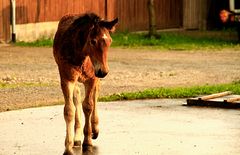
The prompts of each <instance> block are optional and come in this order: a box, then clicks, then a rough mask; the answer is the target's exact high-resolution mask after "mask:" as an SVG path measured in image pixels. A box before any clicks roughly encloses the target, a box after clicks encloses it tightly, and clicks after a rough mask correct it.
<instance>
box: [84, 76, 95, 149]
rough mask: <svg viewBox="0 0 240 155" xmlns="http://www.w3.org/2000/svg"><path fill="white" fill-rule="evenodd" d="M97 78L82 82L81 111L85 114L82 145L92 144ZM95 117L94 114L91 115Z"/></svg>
mask: <svg viewBox="0 0 240 155" xmlns="http://www.w3.org/2000/svg"><path fill="white" fill-rule="evenodd" d="M96 85H97V79H96V78H95V79H91V80H88V81H87V82H85V83H84V86H85V99H84V101H83V112H84V115H85V125H84V130H83V133H84V140H83V146H85V147H86V146H92V129H93V128H92V114H93V111H94V106H95V105H94V104H95V99H94V97H95V95H96V94H95V93H96ZM93 117H95V116H93Z"/></svg>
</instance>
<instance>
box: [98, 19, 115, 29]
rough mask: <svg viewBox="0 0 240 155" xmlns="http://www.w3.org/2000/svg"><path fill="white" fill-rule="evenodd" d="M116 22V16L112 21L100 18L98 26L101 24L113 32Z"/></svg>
mask: <svg viewBox="0 0 240 155" xmlns="http://www.w3.org/2000/svg"><path fill="white" fill-rule="evenodd" d="M117 23H118V18H115V19H114V20H113V21H110V22H109V21H105V20H102V21H100V23H99V24H100V26H103V27H105V28H107V29H108V30H109V31H110V32H114V31H115V25H116V24H117Z"/></svg>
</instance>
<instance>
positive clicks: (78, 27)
mask: <svg viewBox="0 0 240 155" xmlns="http://www.w3.org/2000/svg"><path fill="white" fill-rule="evenodd" d="M99 21H101V18H100V17H99V16H97V15H96V14H94V13H87V14H83V15H80V16H79V15H67V16H64V17H63V18H62V19H61V20H60V22H59V25H58V31H57V33H56V37H55V39H54V42H55V43H54V44H56V45H60V46H58V48H61V50H60V51H61V53H62V55H63V56H64V58H65V59H66V60H67V61H68V62H69V63H71V64H73V65H78V64H79V63H81V59H83V58H78V57H77V56H78V55H79V54H77V53H79V52H81V51H82V49H83V47H84V45H85V43H86V40H87V36H88V35H89V32H90V31H91V28H92V27H97V25H98V22H99Z"/></svg>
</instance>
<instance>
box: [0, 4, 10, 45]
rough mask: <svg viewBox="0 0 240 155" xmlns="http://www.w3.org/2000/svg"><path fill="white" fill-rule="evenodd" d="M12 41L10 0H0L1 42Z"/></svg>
mask: <svg viewBox="0 0 240 155" xmlns="http://www.w3.org/2000/svg"><path fill="white" fill-rule="evenodd" d="M8 41H10V1H9V0H0V43H1V42H8Z"/></svg>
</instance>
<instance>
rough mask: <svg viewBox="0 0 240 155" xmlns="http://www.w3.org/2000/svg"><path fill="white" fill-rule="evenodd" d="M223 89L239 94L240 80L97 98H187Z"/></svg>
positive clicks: (101, 99) (100, 99)
mask: <svg viewBox="0 0 240 155" xmlns="http://www.w3.org/2000/svg"><path fill="white" fill-rule="evenodd" d="M223 91H232V92H233V93H234V94H240V81H237V82H233V83H230V84H218V85H212V86H209V85H205V86H194V87H179V88H154V89H146V90H143V91H138V92H126V93H120V94H113V95H109V96H105V97H101V98H99V101H105V102H107V101H119V100H136V99H157V98H189V97H196V96H199V95H208V94H213V93H219V92H223Z"/></svg>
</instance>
